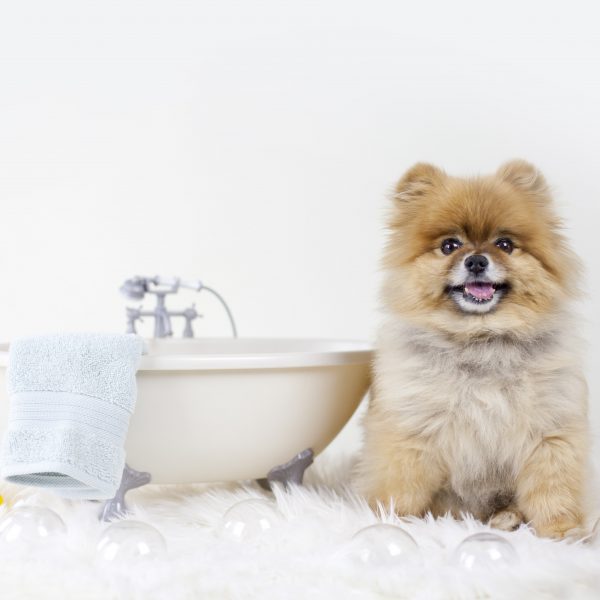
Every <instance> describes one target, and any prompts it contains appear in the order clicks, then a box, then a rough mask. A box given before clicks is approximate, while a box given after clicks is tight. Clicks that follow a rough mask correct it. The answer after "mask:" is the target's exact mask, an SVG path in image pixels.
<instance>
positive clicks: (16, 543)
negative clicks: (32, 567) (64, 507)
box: [0, 506, 67, 548]
mask: <svg viewBox="0 0 600 600" xmlns="http://www.w3.org/2000/svg"><path fill="white" fill-rule="evenodd" d="M66 533H67V527H66V525H65V523H64V521H63V520H62V519H61V518H60V517H59V516H58V515H57V514H56V513H55V512H54V511H53V510H50V509H49V508H43V507H41V506H20V507H18V508H13V509H12V510H10V511H9V512H7V513H6V515H4V516H3V517H2V519H0V543H2V544H3V545H10V546H11V547H13V548H16V547H21V548H30V547H32V546H35V545H39V544H40V543H45V542H46V541H47V540H53V539H55V538H56V537H57V536H62V535H65V534H66Z"/></svg>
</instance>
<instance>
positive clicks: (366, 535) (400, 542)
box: [347, 523, 421, 566]
mask: <svg viewBox="0 0 600 600" xmlns="http://www.w3.org/2000/svg"><path fill="white" fill-rule="evenodd" d="M347 555H348V556H350V557H352V558H353V559H354V560H357V561H359V562H361V563H363V564H368V565H373V566H397V565H401V564H406V563H408V562H410V563H412V564H414V563H415V562H420V560H421V554H420V550H419V546H418V545H417V543H416V542H415V540H414V539H413V538H412V536H411V535H409V534H408V533H407V532H406V531H404V529H401V528H400V527H398V526H396V525H387V524H385V523H378V524H376V525H369V526H368V527H365V528H364V529H361V530H360V531H358V532H356V533H355V534H354V536H353V537H352V540H351V541H350V544H349V545H348V549H347Z"/></svg>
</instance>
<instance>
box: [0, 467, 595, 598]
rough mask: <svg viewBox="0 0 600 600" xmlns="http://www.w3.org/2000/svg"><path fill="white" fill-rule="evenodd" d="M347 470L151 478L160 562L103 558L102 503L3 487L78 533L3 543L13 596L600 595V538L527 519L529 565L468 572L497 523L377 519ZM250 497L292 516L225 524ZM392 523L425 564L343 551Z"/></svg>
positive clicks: (145, 508)
mask: <svg viewBox="0 0 600 600" xmlns="http://www.w3.org/2000/svg"><path fill="white" fill-rule="evenodd" d="M346 473H347V469H345V468H342V467H341V466H338V467H336V468H335V469H332V468H330V469H329V471H328V470H327V469H326V468H325V467H324V465H323V464H320V463H319V461H317V463H316V465H315V466H314V467H312V468H311V469H310V470H309V473H307V482H306V483H307V485H306V487H302V488H296V489H294V490H292V491H291V492H290V493H285V492H282V491H280V490H279V491H276V493H275V495H274V496H273V495H270V494H267V493H265V492H263V491H262V490H261V489H260V488H259V487H258V486H257V485H255V484H248V485H247V486H230V485H228V486H212V487H207V486H186V487H179V486H177V487H171V486H164V487H158V486H148V487H147V488H146V489H141V490H135V491H133V492H131V493H130V494H129V497H128V499H129V503H130V506H131V507H132V508H133V509H134V510H133V513H132V515H131V518H133V519H136V520H139V521H144V522H146V523H150V524H152V525H153V526H154V527H156V528H157V529H158V530H159V531H160V532H161V533H162V534H163V536H164V537H165V539H166V541H167V544H168V555H167V558H166V559H162V560H160V561H155V562H153V561H148V560H143V559H141V560H140V559H138V560H133V561H130V562H126V563H123V564H116V565H115V564H113V563H110V562H106V561H102V560H100V559H99V558H98V556H97V554H96V544H97V542H98V539H99V538H100V536H101V533H102V531H103V530H104V529H105V528H106V524H103V523H99V522H98V520H97V518H96V515H97V512H98V508H99V505H98V504H95V503H91V502H66V501H61V500H58V499H56V498H55V497H54V496H52V495H49V494H48V493H40V492H34V491H31V490H23V489H18V488H15V487H12V486H7V485H5V486H3V487H2V489H1V490H0V491H1V493H2V494H3V495H4V497H5V499H6V501H7V502H6V503H5V505H3V506H2V507H1V510H2V512H6V511H7V510H9V509H8V508H7V505H13V506H14V505H15V503H16V504H17V505H19V504H31V505H41V506H46V507H48V508H51V509H53V510H54V511H56V512H57V513H58V514H59V515H60V516H61V517H62V518H63V520H64V522H65V524H66V525H67V527H68V533H67V536H66V537H64V538H62V539H61V538H58V539H55V540H53V541H52V542H51V541H50V539H48V540H46V542H45V543H44V544H41V545H39V546H38V547H37V548H28V549H27V552H25V553H24V554H23V553H22V552H21V553H19V552H15V551H13V550H10V549H8V548H9V547H8V546H7V545H4V546H3V547H2V548H0V596H1V597H2V598H3V599H12V598H15V599H19V600H22V599H27V598H43V599H44V600H48V599H54V598H57V599H58V598H60V599H61V600H63V599H71V598H74V599H78V600H82V599H88V598H90V599H92V598H93V599H96V598H98V599H102V600H108V599H112V598H127V599H138V598H139V599H154V598H160V599H162V598H165V599H169V600H180V599H181V600H183V599H194V598H202V599H230V598H231V599H243V600H249V599H252V598H261V599H269V598H277V599H285V600H287V599H290V600H292V599H296V598H302V599H304V598H311V599H320V598H323V599H327V600H335V599H338V598H339V599H343V600H345V599H346V598H357V599H362V598H364V599H371V598H372V599H375V598H378V599H382V598H419V599H424V600H425V599H426V600H433V599H436V598H443V599H449V598H506V599H510V600H515V599H520V598H523V599H527V600H530V599H534V598H565V599H566V598H568V599H592V598H600V545H598V546H596V545H595V544H594V543H586V544H584V543H568V542H552V541H549V540H545V539H539V538H536V537H535V536H534V535H533V534H532V533H531V532H530V531H529V530H528V529H527V528H526V527H522V528H521V529H520V530H518V531H516V532H514V533H510V534H504V535H505V536H506V539H508V540H509V541H510V542H511V543H512V545H513V546H514V548H515V549H516V551H517V552H518V555H519V557H520V562H519V564H518V565H516V566H513V567H510V568H507V569H497V570H494V569H492V570H486V569H480V570H475V571H466V570H463V569H461V568H459V567H456V566H453V565H452V564H450V562H449V558H450V556H451V554H452V552H453V551H454V549H455V548H456V546H457V545H458V544H459V543H460V542H461V541H462V540H463V539H464V538H465V537H466V536H467V535H469V534H471V533H474V532H479V531H487V530H488V528H487V527H485V526H483V525H481V524H480V523H477V522H474V521H473V520H466V521H464V522H457V521H454V520H452V519H449V518H448V519H441V520H438V521H435V520H432V519H427V520H419V519H413V520H410V521H404V520H403V521H400V520H398V519H397V518H395V517H394V516H390V515H385V516H383V517H382V518H381V519H378V518H377V517H376V516H375V515H374V514H373V513H372V512H371V511H370V510H369V509H368V507H367V506H366V505H365V504H364V503H363V502H362V501H361V500H360V499H359V498H357V497H355V496H354V495H353V494H352V493H351V492H350V491H349V490H348V489H347V488H346V487H344V485H343V483H340V482H342V481H344V480H345V479H346ZM247 498H267V499H268V500H269V501H271V502H273V503H274V505H276V506H277V508H278V510H279V511H280V513H281V515H282V519H281V522H280V523H278V524H277V526H276V527H274V528H273V529H271V530H269V531H268V532H267V533H265V534H264V535H263V536H258V537H255V538H252V539H249V540H247V541H238V540H235V539H230V538H228V537H227V536H226V535H225V534H224V533H223V532H222V530H221V528H220V527H221V519H222V516H223V514H224V513H225V511H226V510H227V509H228V508H229V507H231V506H232V505H233V504H235V503H236V502H238V501H240V500H243V499H247ZM380 520H383V521H385V522H388V523H395V524H398V525H401V526H402V527H403V528H404V529H405V530H406V531H408V532H409V533H410V534H411V535H412V536H413V538H414V539H415V540H416V541H417V543H418V544H419V547H420V549H421V553H422V556H423V561H422V564H421V565H420V566H416V565H409V566H406V567H405V566H402V565H399V566H396V567H385V566H378V567H377V566H375V567H372V566H370V565H362V564H358V563H356V562H353V561H352V560H351V559H349V558H348V557H347V556H345V555H344V549H345V548H347V544H348V541H349V540H350V538H351V537H352V535H353V534H354V533H355V532H356V531H357V530H359V529H361V528H362V527H365V526H367V525H370V524H373V523H376V522H378V521H380Z"/></svg>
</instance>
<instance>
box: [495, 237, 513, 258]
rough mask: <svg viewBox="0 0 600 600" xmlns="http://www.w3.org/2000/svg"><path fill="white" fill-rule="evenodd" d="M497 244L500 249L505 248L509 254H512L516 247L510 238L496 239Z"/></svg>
mask: <svg viewBox="0 0 600 600" xmlns="http://www.w3.org/2000/svg"><path fill="white" fill-rule="evenodd" d="M496 246H498V248H500V250H504V252H506V253H507V254H510V253H511V252H512V251H513V248H514V247H515V245H514V244H513V243H512V240H509V239H508V238H500V239H499V240H496Z"/></svg>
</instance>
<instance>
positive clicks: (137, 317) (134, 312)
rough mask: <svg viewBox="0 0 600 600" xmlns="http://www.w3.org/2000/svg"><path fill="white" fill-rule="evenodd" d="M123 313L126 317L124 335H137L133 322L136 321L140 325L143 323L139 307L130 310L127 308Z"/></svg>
mask: <svg viewBox="0 0 600 600" xmlns="http://www.w3.org/2000/svg"><path fill="white" fill-rule="evenodd" d="M125 312H126V315H127V329H126V331H125V333H137V330H136V328H135V322H136V321H140V323H143V322H144V319H142V307H141V305H140V307H139V308H131V307H130V306H128V307H127V308H126V309H125Z"/></svg>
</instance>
